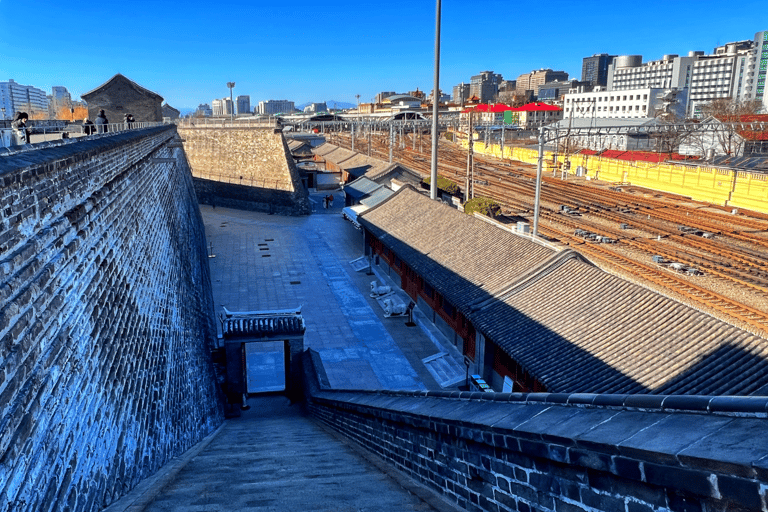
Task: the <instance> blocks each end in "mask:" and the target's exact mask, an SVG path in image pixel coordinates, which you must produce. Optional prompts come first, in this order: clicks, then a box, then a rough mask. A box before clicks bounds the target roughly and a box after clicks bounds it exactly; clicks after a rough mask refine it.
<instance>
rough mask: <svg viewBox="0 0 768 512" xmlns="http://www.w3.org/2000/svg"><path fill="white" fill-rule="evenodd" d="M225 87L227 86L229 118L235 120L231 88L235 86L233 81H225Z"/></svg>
mask: <svg viewBox="0 0 768 512" xmlns="http://www.w3.org/2000/svg"><path fill="white" fill-rule="evenodd" d="M227 87H229V120H230V121H234V120H235V102H234V100H233V99H232V89H234V88H235V82H227Z"/></svg>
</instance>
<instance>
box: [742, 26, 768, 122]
mask: <svg viewBox="0 0 768 512" xmlns="http://www.w3.org/2000/svg"><path fill="white" fill-rule="evenodd" d="M766 73H768V30H766V31H761V32H758V33H757V34H755V38H754V39H753V41H752V44H751V48H750V49H749V51H747V52H742V54H741V55H739V56H738V58H737V59H736V69H735V70H734V76H735V80H734V82H735V83H734V91H735V92H734V94H735V96H736V98H738V99H739V100H742V101H750V100H756V101H759V102H761V103H762V104H763V110H765V111H768V95H767V94H765V78H766Z"/></svg>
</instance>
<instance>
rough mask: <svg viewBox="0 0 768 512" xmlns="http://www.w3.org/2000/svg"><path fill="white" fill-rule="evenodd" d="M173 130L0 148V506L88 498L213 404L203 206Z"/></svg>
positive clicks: (39, 506)
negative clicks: (11, 151) (2, 151)
mask: <svg viewBox="0 0 768 512" xmlns="http://www.w3.org/2000/svg"><path fill="white" fill-rule="evenodd" d="M174 135H175V127H173V126H166V127H158V128H151V129H147V130H142V131H137V132H131V133H123V134H116V135H114V136H111V137H105V138H101V139H98V140H91V141H78V142H77V143H73V144H67V145H64V146H60V147H52V148H45V149H40V150H38V151H31V152H26V153H22V154H19V155H16V156H10V157H5V158H4V159H3V161H2V163H0V184H2V187H0V211H1V212H2V216H1V217H0V339H2V344H1V345H0V511H2V512H6V511H11V510H12V511H14V512H18V511H52V510H71V511H73V512H75V511H77V512H79V511H91V510H100V509H101V508H102V507H103V506H104V505H107V504H109V503H110V502H111V501H113V500H114V499H116V498H117V497H119V496H121V495H122V494H124V493H125V492H126V491H128V490H130V489H131V488H133V487H134V486H135V485H136V484H137V483H138V482H139V481H140V480H142V479H143V478H145V477H147V476H149V475H151V474H152V473H154V472H155V471H157V470H158V469H159V468H160V467H161V466H163V465H164V464H165V463H166V462H167V461H168V460H170V459H171V458H173V457H175V456H177V455H180V454H181V453H183V452H184V451H185V450H187V449H188V448H190V447H191V446H192V445H194V444H195V443H196V442H198V441H199V440H201V439H202V438H203V437H204V436H206V435H207V434H208V433H210V432H212V431H213V430H214V429H215V428H216V427H217V426H218V425H219V424H220V423H221V421H222V420H223V414H222V412H223V411H222V408H221V401H220V397H219V391H218V389H217V385H216V378H215V375H214V369H213V365H212V363H211V359H210V352H211V349H212V344H213V342H214V336H215V325H214V324H213V315H212V310H213V305H212V295H211V288H210V276H209V273H208V267H207V258H206V255H205V240H204V231H203V225H202V218H201V217H200V213H199V209H198V207H197V202H196V199H195V196H194V191H193V187H192V179H191V176H190V172H189V169H188V167H187V165H186V160H185V158H184V157H183V154H182V153H181V151H180V150H179V149H175V150H174V149H172V148H168V147H166V146H167V145H168V143H169V141H170V140H171V139H172V138H173V137H174ZM154 157H160V158H175V159H176V163H153V161H152V158H154Z"/></svg>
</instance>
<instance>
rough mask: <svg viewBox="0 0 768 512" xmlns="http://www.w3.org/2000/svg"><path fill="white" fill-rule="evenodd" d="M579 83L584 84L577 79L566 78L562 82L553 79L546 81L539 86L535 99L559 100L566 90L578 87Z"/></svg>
mask: <svg viewBox="0 0 768 512" xmlns="http://www.w3.org/2000/svg"><path fill="white" fill-rule="evenodd" d="M579 85H586V84H584V83H583V82H579V81H578V80H567V81H564V82H561V81H559V80H555V81H554V82H547V83H545V84H541V85H540V86H539V92H538V94H537V95H536V99H538V100H539V101H547V102H550V103H551V102H553V101H559V100H560V98H562V97H563V96H564V95H565V94H567V93H568V91H570V90H571V89H573V88H575V87H578V86H579Z"/></svg>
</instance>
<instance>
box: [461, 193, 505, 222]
mask: <svg viewBox="0 0 768 512" xmlns="http://www.w3.org/2000/svg"><path fill="white" fill-rule="evenodd" d="M474 212H479V213H482V214H483V215H485V216H487V217H491V218H494V217H496V216H497V215H499V214H500V213H501V206H499V203H497V202H496V201H494V200H493V199H488V198H487V197H475V198H473V199H470V200H469V201H467V202H466V203H464V213H466V214H468V215H472V214H473V213H474Z"/></svg>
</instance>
